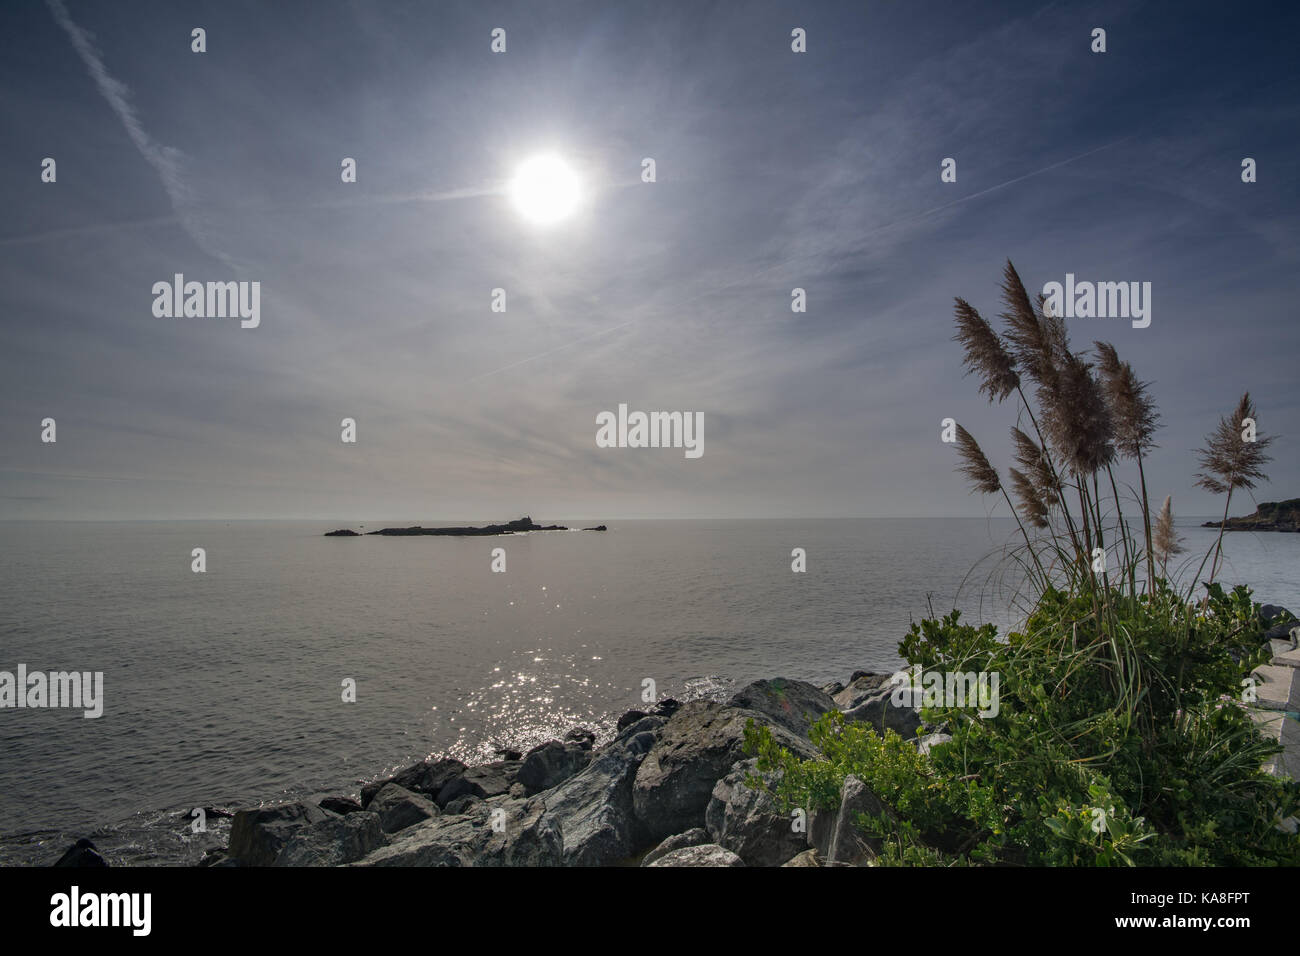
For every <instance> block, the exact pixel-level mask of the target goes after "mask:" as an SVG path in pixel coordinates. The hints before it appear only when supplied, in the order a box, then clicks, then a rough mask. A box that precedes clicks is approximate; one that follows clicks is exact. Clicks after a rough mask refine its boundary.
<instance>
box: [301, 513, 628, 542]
mask: <svg viewBox="0 0 1300 956" xmlns="http://www.w3.org/2000/svg"><path fill="white" fill-rule="evenodd" d="M568 530H569V529H568V528H566V527H564V525H559V524H548V525H540V524H534V523H533V519H532V518H530V517H528V516H527V515H524V517H522V518H518V519H516V520H514V521H507V522H506V523H505V524H489V525H484V526H483V527H481V528H425V527H423V526H421V525H414V526H413V527H410V528H380V529H379V530H378V531H367V532H366V534H381V535H389V536H393V535H399V536H400V535H449V536H452V537H472V536H474V535H497V534H522V533H524V532H526V531H568ZM582 530H583V531H607V530H608V529H607V528H606V527H605V526H604V525H603V524H602V525H597V526H596V527H594V528H583V529H582ZM360 536H361V535H360V533H359V532H357V531H352V530H350V529H348V528H340V529H339V530H338V531H326V532H325V537H327V538H359V537H360Z"/></svg>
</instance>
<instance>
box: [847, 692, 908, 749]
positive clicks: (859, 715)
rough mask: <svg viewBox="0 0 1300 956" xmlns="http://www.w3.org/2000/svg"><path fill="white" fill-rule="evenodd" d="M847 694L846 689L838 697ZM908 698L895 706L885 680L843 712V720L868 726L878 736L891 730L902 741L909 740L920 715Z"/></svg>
mask: <svg viewBox="0 0 1300 956" xmlns="http://www.w3.org/2000/svg"><path fill="white" fill-rule="evenodd" d="M848 693H849V690H848V689H846V690H844V691H843V692H841V695H840V696H841V697H843V696H845V695H847V694H848ZM909 698H910V695H907V696H906V697H905V698H904V699H903V701H902V702H901V703H899V704H895V703H894V686H893V685H892V684H889V683H888V682H887V679H886V682H885V683H882V684H881V685H880V686H879V687H878V688H877V689H876V690H874V691H872V692H870V693H869V694H867V695H866V696H865V697H862V698H860V699H859V700H858V703H856V704H854V705H853V706H852V707H850V708H849V709H847V710H845V711H844V718H845V719H846V720H852V721H860V722H861V723H865V724H870V725H871V726H872V728H874V729H875V730H876V732H877V733H880V734H883V733H884V732H885V731H886V730H892V731H894V732H895V733H897V734H898V735H899V736H900V737H902V738H903V739H904V740H911V739H912V738H913V737H915V736H916V732H917V730H918V729H919V728H920V726H921V714H920V712H919V711H918V710H917V709H916V708H915V707H913V706H912V705H911V704H910V703H909V702H908V699H909Z"/></svg>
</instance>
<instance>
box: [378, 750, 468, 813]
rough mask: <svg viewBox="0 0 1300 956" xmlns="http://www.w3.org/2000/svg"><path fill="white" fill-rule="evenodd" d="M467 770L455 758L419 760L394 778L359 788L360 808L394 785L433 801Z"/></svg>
mask: <svg viewBox="0 0 1300 956" xmlns="http://www.w3.org/2000/svg"><path fill="white" fill-rule="evenodd" d="M467 769H468V768H467V767H466V766H465V764H463V763H461V762H460V761H459V760H457V759H456V758H455V757H437V758H432V759H425V760H421V761H420V762H419V763H417V764H412V765H411V766H409V767H407V768H406V769H405V770H403V771H401V772H399V773H398V774H396V775H395V776H392V777H388V778H387V779H385V780H376V781H375V782H374V783H368V784H366V785H365V786H364V787H362V788H361V806H362V807H369V806H370V801H371V800H373V799H374V798H375V794H377V793H378V792H379V791H380V790H383V789H384V787H386V786H388V784H390V783H395V784H397V785H398V786H399V787H405V788H406V789H407V790H410V791H411V792H412V793H421V794H424V795H425V796H426V797H429V798H430V799H433V798H434V797H436V796H437V795H438V791H440V790H441V789H442V788H443V787H445V786H446V785H447V784H448V783H450V782H451V781H452V780H455V779H456V778H457V777H459V776H460V775H461V774H463V773H464V772H465V771H466V770H467Z"/></svg>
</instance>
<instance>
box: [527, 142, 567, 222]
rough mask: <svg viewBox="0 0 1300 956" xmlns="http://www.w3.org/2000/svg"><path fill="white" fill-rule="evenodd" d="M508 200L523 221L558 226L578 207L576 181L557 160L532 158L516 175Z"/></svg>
mask: <svg viewBox="0 0 1300 956" xmlns="http://www.w3.org/2000/svg"><path fill="white" fill-rule="evenodd" d="M510 198H511V199H513V200H514V203H515V207H516V208H517V209H518V210H519V211H520V212H521V213H522V214H523V216H524V218H526V219H529V220H531V221H532V222H535V223H538V224H539V225H547V224H549V223H553V222H558V221H559V220H561V219H564V218H566V217H567V216H569V215H570V214H572V212H573V211H574V210H575V209H576V208H577V207H578V177H577V176H575V175H574V173H573V170H571V169H570V168H569V167H568V166H567V165H566V164H565V162H564V160H562V159H560V158H559V157H558V156H551V155H546V156H534V157H533V158H532V159H530V160H528V162H526V163H524V164H523V165H522V166H520V167H519V171H518V172H517V173H515V178H514V179H513V180H512V181H511V183H510Z"/></svg>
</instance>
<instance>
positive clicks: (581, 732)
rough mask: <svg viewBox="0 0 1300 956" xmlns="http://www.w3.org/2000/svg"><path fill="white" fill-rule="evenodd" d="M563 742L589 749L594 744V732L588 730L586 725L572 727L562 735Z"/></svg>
mask: <svg viewBox="0 0 1300 956" xmlns="http://www.w3.org/2000/svg"><path fill="white" fill-rule="evenodd" d="M564 742H565V743H566V744H568V743H575V744H577V745H578V746H579V747H581V748H582V749H583V750H590V749H591V748H592V747H594V746H596V732H595V731H594V730H588V729H587V728H586V727H574V728H573V729H572V730H570V731H569V732H568V733H567V734H565V735H564Z"/></svg>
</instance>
